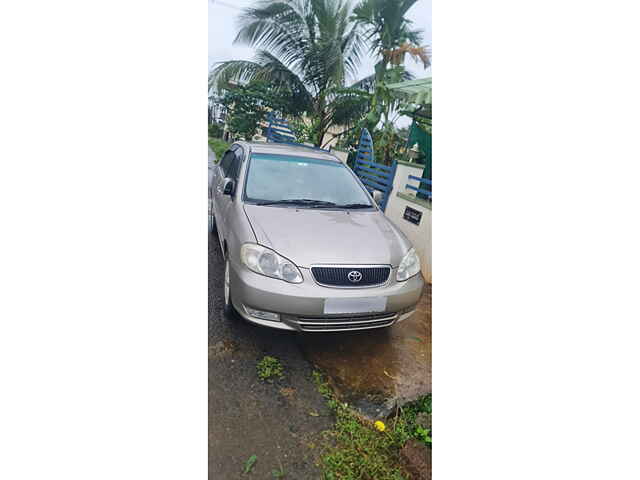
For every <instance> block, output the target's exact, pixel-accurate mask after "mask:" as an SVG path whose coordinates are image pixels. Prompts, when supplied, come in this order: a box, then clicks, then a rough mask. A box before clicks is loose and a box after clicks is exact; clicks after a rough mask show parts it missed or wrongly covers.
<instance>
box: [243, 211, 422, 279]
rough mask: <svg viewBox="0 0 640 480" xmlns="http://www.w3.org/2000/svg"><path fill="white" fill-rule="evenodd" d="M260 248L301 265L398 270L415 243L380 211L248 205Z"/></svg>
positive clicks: (250, 219) (249, 215)
mask: <svg viewBox="0 0 640 480" xmlns="http://www.w3.org/2000/svg"><path fill="white" fill-rule="evenodd" d="M245 212H246V214H247V217H248V219H249V222H250V223H251V226H252V227H253V231H254V232H255V234H256V238H257V241H258V243H259V244H261V245H264V246H265V247H269V248H272V249H273V250H275V251H276V252H278V253H279V254H281V255H283V256H285V257H287V258H288V259H289V260H291V261H292V262H294V263H295V264H296V265H298V266H301V267H309V266H310V265H313V264H317V263H336V264H379V265H392V266H394V267H397V266H398V265H399V264H400V262H401V261H402V257H403V256H404V254H405V253H406V252H407V250H409V248H411V244H410V242H409V241H408V240H407V239H406V237H405V236H404V235H403V234H402V232H400V231H399V230H398V229H397V228H396V227H395V226H394V225H393V224H392V223H391V222H390V221H389V220H388V219H387V217H385V216H384V215H383V214H382V213H381V212H379V211H377V210H376V211H361V210H348V211H333V210H324V209H313V208H299V209H296V208H289V207H272V206H265V205H245Z"/></svg>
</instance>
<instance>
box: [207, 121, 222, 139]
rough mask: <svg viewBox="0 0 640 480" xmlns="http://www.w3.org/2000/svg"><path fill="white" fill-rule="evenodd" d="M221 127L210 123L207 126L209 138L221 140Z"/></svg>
mask: <svg viewBox="0 0 640 480" xmlns="http://www.w3.org/2000/svg"><path fill="white" fill-rule="evenodd" d="M222 133H223V128H222V125H219V124H217V123H212V124H210V125H209V138H222Z"/></svg>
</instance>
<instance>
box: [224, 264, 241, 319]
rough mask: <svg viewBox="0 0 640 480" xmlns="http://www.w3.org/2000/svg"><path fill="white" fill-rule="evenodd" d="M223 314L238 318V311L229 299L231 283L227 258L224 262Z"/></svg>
mask: <svg viewBox="0 0 640 480" xmlns="http://www.w3.org/2000/svg"><path fill="white" fill-rule="evenodd" d="M223 288H224V314H225V315H226V316H227V317H229V318H232V319H236V318H238V312H237V311H236V309H235V307H234V306H233V302H232V301H231V284H230V274H229V259H228V258H227V260H226V261H225V262H224V287H223Z"/></svg>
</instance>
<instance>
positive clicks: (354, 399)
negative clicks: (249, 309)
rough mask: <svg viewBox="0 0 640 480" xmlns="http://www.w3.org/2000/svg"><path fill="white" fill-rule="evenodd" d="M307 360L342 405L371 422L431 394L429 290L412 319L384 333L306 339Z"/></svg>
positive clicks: (324, 335)
mask: <svg viewBox="0 0 640 480" xmlns="http://www.w3.org/2000/svg"><path fill="white" fill-rule="evenodd" d="M300 343H301V347H302V349H303V351H304V353H305V355H306V356H307V358H308V359H309V360H310V361H311V362H312V363H313V364H314V365H315V366H316V367H317V368H318V369H320V370H321V371H322V372H323V373H324V374H325V375H327V377H328V378H329V381H330V383H331V384H332V385H333V387H334V388H335V389H336V391H337V393H338V395H339V397H340V398H341V400H342V401H345V402H348V403H349V404H350V405H353V406H355V407H356V408H357V409H358V410H359V411H360V412H361V413H362V414H364V415H365V416H367V417H369V418H382V417H385V416H387V415H388V414H389V413H390V412H391V411H392V410H393V409H394V408H395V407H396V406H397V405H403V404H404V403H407V402H410V401H412V400H415V399H416V398H417V397H419V396H421V395H424V394H427V393H430V392H431V286H430V285H427V287H426V288H425V291H424V293H423V295H422V297H421V299H420V302H419V303H418V309H417V311H416V313H415V314H414V315H412V316H411V318H408V319H407V320H405V321H403V322H401V323H399V324H397V325H395V326H393V327H391V328H387V329H382V330H371V331H365V332H351V333H346V332H345V333H335V334H333V333H332V334H328V333H327V334H317V335H304V336H301V337H300Z"/></svg>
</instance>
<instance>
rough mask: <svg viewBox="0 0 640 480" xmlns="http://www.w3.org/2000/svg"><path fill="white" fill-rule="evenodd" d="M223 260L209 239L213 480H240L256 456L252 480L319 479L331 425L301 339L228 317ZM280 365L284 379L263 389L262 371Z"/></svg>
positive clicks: (210, 469) (210, 395)
mask: <svg viewBox="0 0 640 480" xmlns="http://www.w3.org/2000/svg"><path fill="white" fill-rule="evenodd" d="M223 273H224V264H223V262H222V254H221V252H220V248H219V246H218V242H217V240H216V238H215V237H212V236H209V478H212V479H218V478H219V479H225V480H227V479H229V480H233V479H241V478H246V477H247V476H246V475H243V473H242V472H243V469H244V466H245V462H246V461H247V459H249V457H251V455H256V456H257V461H256V463H255V465H254V467H253V469H252V475H251V476H252V477H253V478H261V479H268V478H273V475H272V471H273V470H279V469H281V468H282V469H283V471H284V472H285V474H286V475H287V476H286V478H295V479H314V478H320V472H319V469H318V468H317V467H316V466H315V462H316V459H317V456H318V448H317V445H318V444H319V443H320V442H319V440H320V432H321V431H322V430H326V429H328V428H330V427H331V425H332V424H333V419H332V418H331V416H330V412H329V410H328V409H327V408H326V406H325V404H324V401H323V399H322V397H321V396H320V394H319V393H318V392H317V390H316V387H315V385H314V383H313V381H312V376H311V372H312V370H313V369H312V366H311V364H310V363H309V362H307V361H306V360H305V359H304V357H303V354H302V350H301V348H300V346H299V344H298V341H299V336H298V335H297V334H295V333H289V332H280V331H277V330H270V329H264V328H261V327H257V326H253V325H249V324H247V323H246V322H242V321H239V320H237V319H230V318H227V317H225V316H224V314H223V290H222V287H223ZM264 355H271V356H274V357H276V358H278V359H279V360H280V361H281V362H282V364H283V365H284V369H285V377H284V379H283V380H278V381H276V382H274V383H273V384H270V383H265V382H262V381H261V380H259V379H258V377H257V374H256V364H257V363H258V362H259V361H260V360H261V359H262V357H263V356H264Z"/></svg>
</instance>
